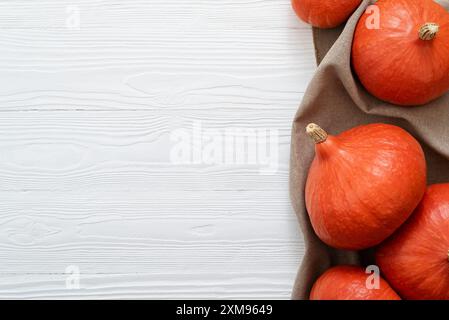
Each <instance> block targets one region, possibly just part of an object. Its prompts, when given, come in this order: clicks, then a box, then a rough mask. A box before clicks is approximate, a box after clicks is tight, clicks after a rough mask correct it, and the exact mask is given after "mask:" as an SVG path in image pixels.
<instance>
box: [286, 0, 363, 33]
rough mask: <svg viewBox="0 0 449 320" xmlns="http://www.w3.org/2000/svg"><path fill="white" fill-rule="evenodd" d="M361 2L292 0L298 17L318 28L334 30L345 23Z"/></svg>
mask: <svg viewBox="0 0 449 320" xmlns="http://www.w3.org/2000/svg"><path fill="white" fill-rule="evenodd" d="M361 1H362V0H292V7H293V10H295V12H296V14H297V15H298V17H300V18H301V19H302V20H303V21H305V22H307V23H309V24H311V25H312V26H314V27H318V28H324V29H327V28H334V27H337V26H339V25H340V24H342V23H343V22H345V21H346V20H347V19H348V18H349V16H350V15H351V14H352V13H353V12H354V10H355V9H356V8H357V7H358V6H359V4H360V3H361Z"/></svg>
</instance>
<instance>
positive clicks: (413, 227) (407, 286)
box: [376, 184, 449, 300]
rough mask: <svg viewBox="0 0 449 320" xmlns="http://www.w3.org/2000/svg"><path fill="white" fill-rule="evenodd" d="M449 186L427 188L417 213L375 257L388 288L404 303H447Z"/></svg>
mask: <svg viewBox="0 0 449 320" xmlns="http://www.w3.org/2000/svg"><path fill="white" fill-rule="evenodd" d="M448 253H449V184H437V185H433V186H430V187H429V188H428V190H427V192H426V194H425V196H424V198H423V200H422V202H421V204H420V205H419V207H418V208H417V209H416V212H415V213H414V214H413V216H412V217H411V218H410V220H409V221H407V222H406V224H405V225H404V226H403V227H402V228H401V229H400V230H399V231H398V232H397V233H396V234H395V235H394V236H393V237H392V238H391V239H389V240H388V241H387V242H386V243H385V244H383V245H382V246H381V247H380V248H379V250H378V252H377V254H376V260H377V264H378V265H379V266H380V269H381V271H382V272H383V273H384V275H385V277H386V278H387V279H388V281H389V282H390V284H391V285H392V286H393V287H394V288H395V289H396V290H397V291H398V292H399V293H400V294H401V295H402V296H403V297H404V298H407V299H432V300H435V299H439V300H449V260H448V259H449V258H448Z"/></svg>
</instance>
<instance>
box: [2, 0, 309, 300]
mask: <svg viewBox="0 0 449 320" xmlns="http://www.w3.org/2000/svg"><path fill="white" fill-rule="evenodd" d="M78 22H79V23H78ZM0 44H1V50H0V72H1V75H2V76H1V78H0V84H1V85H0V261H1V262H2V263H1V264H0V298H29V299H40V298H139V299H144V298H163V299H169V298H242V299H252V298H261V299H285V298H289V296H290V291H291V287H292V284H293V280H294V277H295V274H296V270H297V268H298V266H299V262H300V260H301V258H302V254H303V252H304V245H303V242H302V236H301V234H300V231H299V229H298V226H297V222H296V219H295V217H294V214H293V212H292V209H291V207H290V203H289V198H288V160H289V144H290V127H291V121H292V119H293V116H294V113H295V111H296V108H297V105H298V104H299V102H300V100H301V98H302V95H303V93H304V91H305V88H306V86H307V83H308V82H309V80H310V78H311V76H312V74H313V72H314V69H315V67H314V58H313V46H312V39H311V33H310V29H309V27H308V26H306V25H305V24H303V23H301V22H299V21H298V19H297V18H296V17H295V15H294V14H293V13H292V10H291V9H290V2H289V1H285V0H260V1H252V0H224V1H206V0H182V1H179V0H176V1H175V0H151V1H142V0H127V1H124V0H94V1H88V0H83V1H76V0H74V1H70V2H67V1H60V0H58V1H56V0H45V1H40V0H39V1H37V0H27V1H23V0H22V1H16V0H14V1H2V2H1V3H0ZM195 123H200V124H201V125H202V126H203V128H205V129H207V130H210V129H214V130H215V131H217V132H218V133H220V134H221V133H224V132H225V131H226V130H227V129H229V128H232V127H236V128H243V129H248V130H255V131H257V130H274V131H273V132H276V133H277V143H276V152H277V155H278V161H277V162H276V165H277V166H276V167H277V171H276V172H275V173H273V174H263V172H261V167H260V165H255V164H251V163H243V164H229V163H228V164H217V163H212V164H208V163H204V161H203V162H200V163H197V164H188V163H187V164H186V163H184V164H179V163H174V162H173V159H172V158H171V156H170V155H171V151H172V150H173V147H174V145H173V144H174V142H173V133H174V132H176V130H179V129H184V131H185V132H187V133H192V132H193V130H194V129H193V128H194V125H195ZM196 143H197V141H196V140H195V139H193V140H192V145H196ZM78 271H79V273H80V277H79V280H80V281H79V288H77V285H76V283H77V282H76V277H75V278H74V276H76V274H77V272H78ZM73 279H75V280H74V282H72V280H73ZM67 281H68V282H67Z"/></svg>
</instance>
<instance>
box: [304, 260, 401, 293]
mask: <svg viewBox="0 0 449 320" xmlns="http://www.w3.org/2000/svg"><path fill="white" fill-rule="evenodd" d="M368 277H369V274H366V273H365V271H364V270H363V269H362V268H360V267H354V266H338V267H334V268H331V269H329V270H327V271H326V272H325V273H324V274H323V275H322V276H321V277H320V278H318V280H317V281H316V282H315V284H314V285H313V288H312V292H311V293H310V300H401V298H400V297H399V296H398V295H397V294H396V292H394V290H393V289H391V287H390V285H389V284H388V283H387V282H386V281H385V280H384V279H382V278H379V287H378V288H371V286H367V280H369V279H368Z"/></svg>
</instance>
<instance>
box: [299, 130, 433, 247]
mask: <svg viewBox="0 0 449 320" xmlns="http://www.w3.org/2000/svg"><path fill="white" fill-rule="evenodd" d="M306 131H307V133H308V135H309V136H310V137H311V138H312V139H313V140H314V142H315V153H316V154H315V158H314V160H313V162H312V164H311V167H310V169H309V174H308V178H307V182H306V189H305V202H306V208H307V211H308V213H309V216H310V220H311V223H312V226H313V229H314V230H315V233H316V234H317V235H318V237H319V238H321V240H323V241H324V242H325V243H327V244H328V245H330V246H333V247H336V248H340V249H352V250H359V249H364V248H368V247H371V246H374V245H377V244H379V243H380V242H381V241H383V240H385V239H386V238H387V237H388V236H390V235H391V234H392V233H393V232H394V231H395V230H396V229H397V228H398V227H399V226H400V225H401V224H402V223H404V221H405V220H407V218H408V217H409V216H410V214H411V213H412V212H413V210H414V209H415V208H416V206H417V205H418V203H419V202H420V200H421V198H422V196H423V195H424V192H425V189H426V162H425V158H424V153H423V150H422V149H421V146H420V145H419V143H418V142H417V141H416V140H415V139H414V138H413V137H412V136H411V135H410V134H409V133H408V132H406V131H405V130H403V129H401V128H399V127H397V126H393V125H387V124H369V125H363V126H359V127H355V128H353V129H351V130H348V131H345V132H343V133H341V134H340V135H338V136H330V135H328V134H327V133H326V132H325V131H324V130H323V129H321V128H320V127H319V126H317V125H316V124H309V125H308V126H307V129H306Z"/></svg>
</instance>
